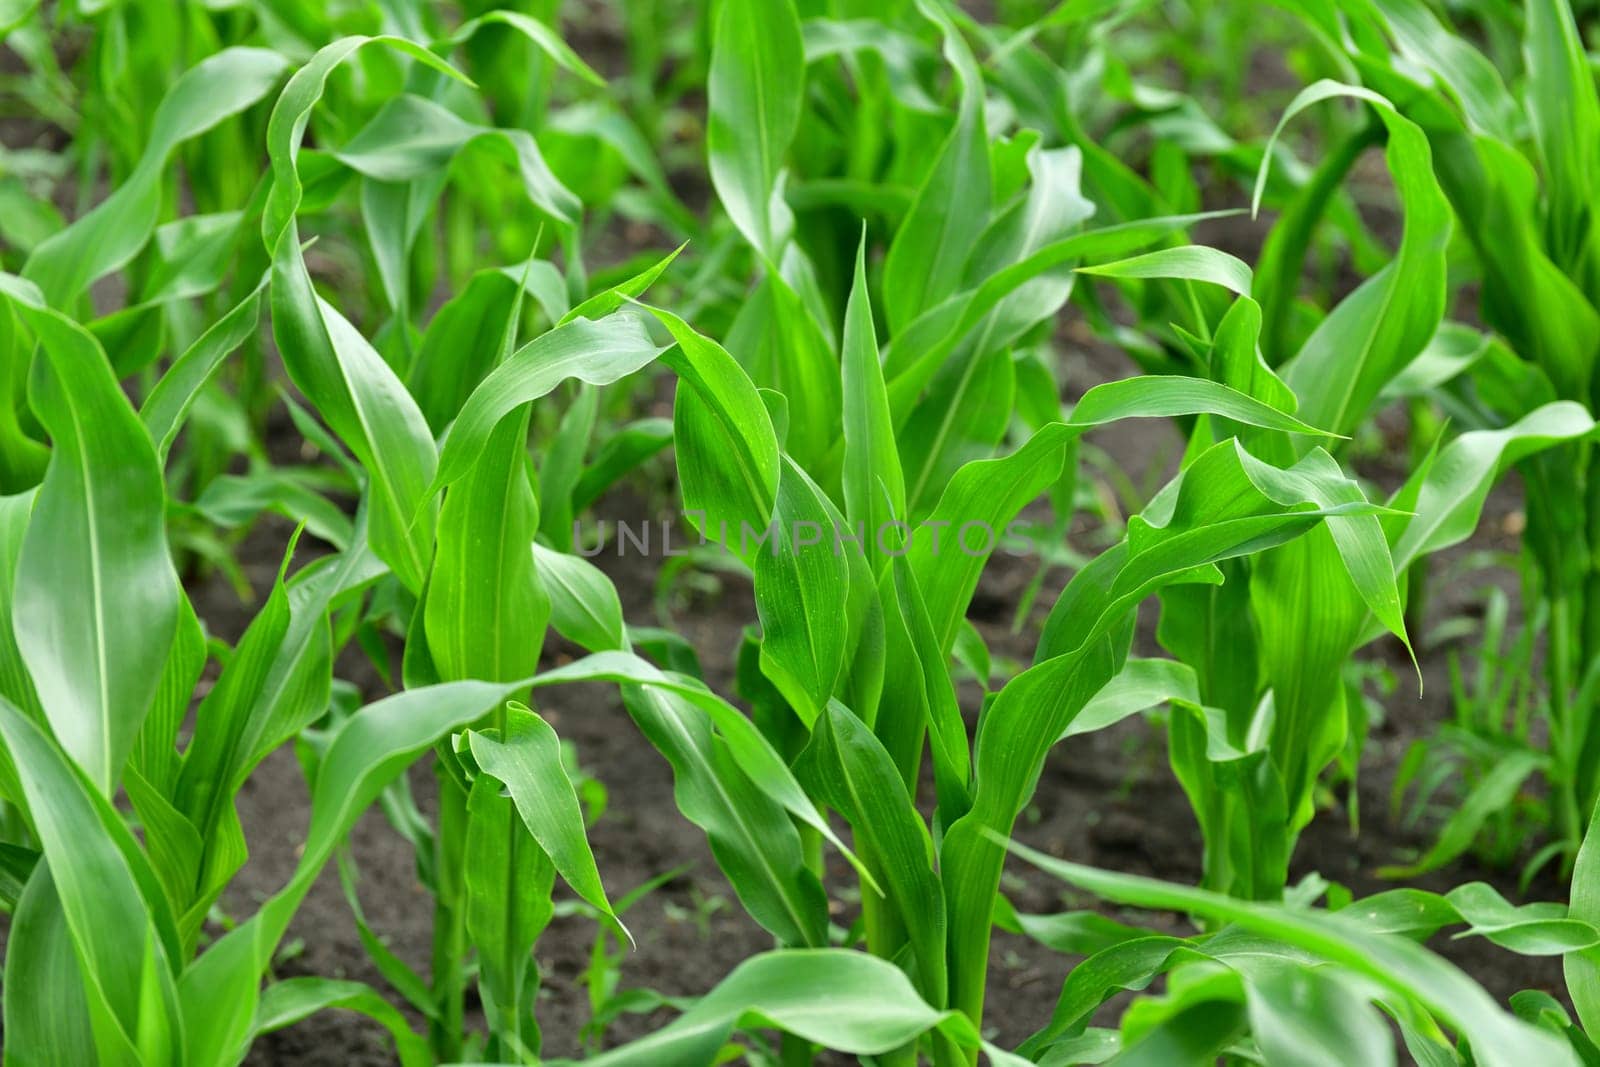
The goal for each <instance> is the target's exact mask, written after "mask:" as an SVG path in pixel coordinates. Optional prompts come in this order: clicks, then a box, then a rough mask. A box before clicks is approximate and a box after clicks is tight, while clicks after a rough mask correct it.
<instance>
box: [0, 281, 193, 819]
mask: <svg viewBox="0 0 1600 1067" xmlns="http://www.w3.org/2000/svg"><path fill="white" fill-rule="evenodd" d="M0 293H3V294H4V295H5V297H7V298H8V299H9V300H10V301H11V303H12V305H13V306H14V307H16V308H17V310H18V311H19V312H20V314H21V315H22V316H23V317H24V318H26V319H27V320H28V322H29V324H30V325H31V326H32V327H33V329H34V331H35V332H36V333H37V334H38V337H39V340H40V347H41V351H42V353H43V356H42V358H41V359H39V360H38V361H37V362H36V363H35V367H34V374H33V381H32V383H31V384H32V388H31V390H30V393H31V399H32V402H33V408H34V410H35V411H36V412H37V413H38V415H39V418H40V421H41V422H42V423H43V424H44V426H45V429H46V430H48V431H49V433H50V437H51V441H52V448H53V451H52V455H51V460H50V466H49V468H48V469H47V470H46V472H45V479H44V483H43V484H42V485H41V486H40V487H39V491H38V496H37V498H36V499H35V501H34V505H33V513H32V518H31V519H30V521H29V523H28V528H27V532H26V533H25V534H24V535H23V540H22V546H21V552H20V557H19V559H18V561H17V572H16V575H17V577H16V585H15V589H14V597H15V600H14V602H13V603H12V604H11V605H10V609H11V614H12V625H13V626H14V627H15V632H16V641H17V645H18V648H19V649H20V651H21V653H22V658H23V662H24V663H25V664H26V666H27V668H28V673H29V674H30V675H31V676H32V679H33V685H34V688H35V690H36V693H37V696H38V700H39V704H40V706H41V707H42V708H43V710H44V713H45V716H46V718H47V719H48V720H49V723H50V727H51V730H52V731H53V732H54V734H55V736H56V738H57V739H58V740H59V741H60V742H61V744H62V747H63V748H65V749H66V751H67V752H68V753H69V754H70V755H71V757H72V759H73V760H74V761H75V762H76V763H77V764H78V766H79V767H81V768H83V770H84V772H85V773H86V774H88V775H89V777H90V780H91V781H92V782H94V783H95V785H96V786H97V787H98V788H99V789H100V791H101V793H102V795H105V796H110V795H111V794H112V793H113V792H114V791H115V789H116V784H117V780H118V778H119V776H120V774H121V770H122V765H123V763H124V761H125V760H126V759H127V757H128V753H129V751H130V750H131V748H132V747H133V742H134V738H135V737H136V736H137V735H138V732H139V726H140V724H141V723H142V722H143V720H144V717H145V715H146V714H147V713H148V711H149V708H150V704H151V701H152V700H154V698H155V695H156V687H157V685H158V684H159V682H160V673H159V670H157V669H152V664H160V663H164V662H165V661H166V657H167V649H168V648H169V647H170V645H171V643H172V635H173V632H174V628H175V626H176V625H177V617H178V600H179V595H180V594H179V592H178V581H177V574H176V573H175V572H174V570H173V567H172V560H171V557H170V555H169V553H168V549H167V537H166V493H165V488H164V486H163V484H162V480H161V467H160V464H159V463H158V462H157V459H156V452H155V449H154V448H153V447H152V446H151V444H150V438H149V437H148V436H147V435H146V434H145V431H144V427H143V426H141V425H140V424H139V420H138V418H137V416H135V414H134V412H133V408H132V407H131V406H130V405H129V403H128V400H127V397H126V396H125V395H124V394H123V392H122V389H121V388H120V387H119V386H118V385H117V382H116V379H115V378H113V377H112V374H111V367H110V364H109V363H108V362H107V361H106V357H105V353H104V352H102V351H101V349H100V346H99V344H97V343H96V342H95V340H94V338H93V337H91V336H90V335H89V334H88V333H87V332H85V331H84V330H83V329H82V328H81V327H79V326H78V325H77V324H75V323H73V322H72V321H71V320H70V319H67V318H66V317H65V316H63V315H61V314H60V313H58V312H55V311H52V310H50V309H49V308H48V307H46V306H45V305H44V303H43V301H42V298H41V297H40V295H39V292H38V290H37V289H35V288H34V287H33V286H32V285H30V284H29V283H27V282H23V281H20V280H18V279H16V278H14V277H12V276H10V275H5V276H0ZM130 619H137V620H139V622H138V624H137V625H129V624H128V623H127V620H130Z"/></svg>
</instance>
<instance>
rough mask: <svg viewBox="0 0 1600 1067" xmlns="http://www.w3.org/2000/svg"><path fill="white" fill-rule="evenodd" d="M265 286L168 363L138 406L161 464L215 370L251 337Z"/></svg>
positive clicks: (254, 330)
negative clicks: (164, 370)
mask: <svg viewBox="0 0 1600 1067" xmlns="http://www.w3.org/2000/svg"><path fill="white" fill-rule="evenodd" d="M265 284H266V278H262V280H261V284H260V285H257V286H256V287H255V288H254V289H252V290H251V291H250V293H249V295H248V296H246V297H245V298H244V299H243V300H241V301H239V303H238V304H237V305H235V306H234V308H233V310H232V311H230V312H228V313H227V314H226V315H224V316H223V317H222V318H220V319H218V320H217V322H216V323H215V324H214V325H213V326H212V327H211V328H210V329H208V330H206V332H205V333H203V334H201V335H200V338H199V340H197V341H195V343H194V344H192V345H190V346H189V347H188V348H187V349H185V350H184V352H183V354H182V355H181V356H179V357H178V358H177V359H175V360H173V361H172V366H170V367H168V368H167V371H166V373H165V374H163V375H162V376H161V379H160V381H158V382H156V384H155V388H153V389H151V390H150V393H149V394H148V395H147V396H146V397H145V399H144V403H143V404H142V405H140V407H139V418H140V419H142V420H143V421H144V428H145V432H147V433H148V434H149V435H150V439H151V440H152V441H154V442H155V445H156V456H157V458H159V459H160V460H161V462H162V463H163V464H165V463H166V460H167V456H168V454H169V453H170V452H171V451H172V442H173V441H175V440H176V439H177V437H178V431H179V430H181V429H183V423H184V420H185V419H186V418H187V417H188V415H189V410H190V408H192V407H193V405H194V402H195V400H196V399H197V398H198V397H199V395H200V391H201V390H202V389H203V388H205V385H206V383H207V382H209V381H210V380H211V378H212V376H213V375H214V374H216V372H217V370H218V369H219V368H220V367H221V366H222V362H223V360H225V359H227V358H228V356H229V355H231V354H232V353H233V352H234V351H235V350H237V349H238V348H239V346H240V345H242V344H244V343H245V342H246V341H248V340H249V339H250V338H252V337H254V336H255V333H256V328H257V326H258V325H259V323H260V318H261V290H262V288H263V287H264V286H265Z"/></svg>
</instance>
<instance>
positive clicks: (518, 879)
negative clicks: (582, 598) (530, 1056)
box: [461, 716, 565, 1049]
mask: <svg viewBox="0 0 1600 1067" xmlns="http://www.w3.org/2000/svg"><path fill="white" fill-rule="evenodd" d="M534 717H535V718H537V716H534ZM473 739H474V742H476V741H477V740H478V736H477V735H476V734H474V735H473ZM563 777H565V775H564V772H563ZM523 833H524V827H523V825H522V823H521V822H520V819H519V816H518V809H517V807H516V805H515V804H514V802H513V801H512V799H511V798H510V797H508V796H506V795H504V794H503V793H502V791H501V785H500V783H499V782H498V781H496V780H495V779H494V778H492V777H490V776H488V775H480V776H479V777H478V778H477V779H475V780H474V781H473V783H472V791H471V794H470V795H469V797H468V799H467V839H466V843H465V846H464V853H463V854H464V858H465V863H464V864H463V867H462V871H461V880H462V886H463V889H464V895H465V908H464V910H465V912H466V925H467V933H468V935H469V936H470V937H471V938H472V942H473V944H475V945H477V946H478V947H479V949H478V985H479V988H480V989H481V990H482V992H483V1007H484V1014H485V1015H486V1016H487V1017H488V1022H489V1026H490V1029H491V1030H492V1031H493V1032H494V1033H495V1034H496V1035H498V1036H499V1037H500V1038H501V1039H502V1040H508V1041H510V1042H513V1043H514V1045H513V1047H516V1046H519V1045H520V1046H522V1047H523V1048H526V1049H534V1048H537V1047H538V1041H539V1027H538V1023H537V1022H536V1021H535V1019H534V1016H533V1012H532V1011H531V1010H530V1005H531V1004H532V1003H533V1001H532V998H531V997H530V995H529V984H530V981H532V982H536V981H537V971H536V970H534V966H533V946H534V943H535V942H536V941H537V940H538V938H539V934H540V933H541V932H542V931H543V930H544V928H545V926H546V925H547V924H548V923H549V921H550V918H551V916H552V915H553V914H554V912H555V906H554V902H553V901H552V900H551V898H550V891H551V889H552V888H553V887H554V884H555V870H556V869H555V866H554V865H553V864H551V862H550V858H549V857H548V856H547V855H545V853H544V851H543V850H542V849H540V848H537V847H529V846H528V844H527V843H526V840H525V839H524V838H523V836H522V835H523ZM514 841H515V844H513V842H514Z"/></svg>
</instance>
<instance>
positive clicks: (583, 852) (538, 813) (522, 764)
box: [468, 704, 627, 934]
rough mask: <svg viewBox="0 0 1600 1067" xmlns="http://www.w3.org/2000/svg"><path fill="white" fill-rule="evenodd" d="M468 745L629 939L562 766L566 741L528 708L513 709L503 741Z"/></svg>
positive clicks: (582, 891)
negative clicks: (600, 870) (611, 900)
mask: <svg viewBox="0 0 1600 1067" xmlns="http://www.w3.org/2000/svg"><path fill="white" fill-rule="evenodd" d="M468 740H469V743H470V744H471V746H472V757H473V759H475V760H476V761H477V763H478V766H479V767H480V768H481V769H482V770H483V772H484V773H486V774H490V775H493V776H494V777H495V778H497V779H499V780H500V782H501V783H502V784H503V785H504V786H505V787H506V791H507V792H508V793H510V795H511V799H512V801H513V803H515V805H516V809H517V814H518V815H520V816H521V817H522V823H523V825H524V826H526V827H527V829H528V832H529V833H530V834H532V835H533V838H534V840H535V841H537V842H538V843H539V847H540V848H541V849H543V850H544V853H545V855H547V856H549V857H550V861H551V863H553V864H554V865H555V869H556V871H557V872H558V873H559V874H560V875H561V878H562V880H563V881H565V882H566V883H567V885H569V886H571V887H572V889H573V891H574V892H576V893H577V894H578V895H579V896H580V897H582V898H583V899H584V900H585V901H586V902H587V903H588V904H589V905H590V906H591V907H593V908H594V909H595V910H596V911H598V912H600V914H602V915H604V916H605V917H606V918H608V919H610V920H611V921H612V922H614V923H616V924H617V927H618V928H619V929H621V930H622V931H623V933H624V934H626V933H627V931H626V929H625V928H624V927H622V924H621V922H619V921H618V920H617V917H616V914H615V913H614V912H613V911H612V910H611V902H610V901H609V900H608V899H607V898H606V891H605V887H604V886H603V885H602V884H601V882H600V872H599V871H598V870H597V869H596V867H595V862H594V853H593V852H591V851H590V849H589V840H588V838H587V837H586V836H585V834H584V824H583V810H582V808H581V807H580V806H579V804H578V794H577V791H576V790H575V789H574V788H573V786H572V781H571V779H569V778H568V777H567V772H566V770H565V769H564V768H563V767H562V764H561V742H560V741H559V739H557V737H556V732H555V731H554V730H553V729H551V727H550V724H549V723H547V722H545V721H544V719H542V718H540V717H539V716H538V715H535V714H534V713H533V712H532V711H530V710H529V709H528V708H527V707H525V706H522V705H518V704H512V705H510V706H509V707H508V708H507V709H506V718H505V726H504V732H503V733H502V734H501V736H499V737H491V736H489V735H488V734H485V733H481V732H479V731H476V730H475V731H472V732H471V733H469V734H468Z"/></svg>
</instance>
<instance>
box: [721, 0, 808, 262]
mask: <svg viewBox="0 0 1600 1067" xmlns="http://www.w3.org/2000/svg"><path fill="white" fill-rule="evenodd" d="M805 80H806V79H805V55H804V53H803V50H802V46H801V41H800V20H799V17H798V16H797V15H796V14H795V9H794V4H793V3H792V0H771V2H768V3H755V2H753V0H725V2H724V3H721V4H719V5H718V6H717V9H716V16H715V29H714V30H713V43H712V50H711V69H710V71H709V73H708V75H707V83H706V94H707V97H708V98H709V105H708V108H707V112H708V113H707V117H706V151H707V156H708V160H707V163H708V167H709V170H710V174H711V184H712V186H713V187H714V188H715V189H716V191H717V197H718V198H719V199H720V200H721V201H722V206H723V208H724V209H725V210H726V211H727V212H728V216H729V217H730V218H732V219H733V223H734V225H735V226H737V227H738V228H739V232H740V233H742V234H743V235H744V237H745V239H746V240H747V241H749V242H750V244H751V245H752V246H754V248H755V249H756V251H757V252H758V253H760V254H761V255H762V256H763V257H765V258H766V260H767V261H768V262H769V263H770V264H773V265H774V266H775V265H776V264H777V263H778V261H779V258H780V256H781V253H782V248H783V245H784V244H785V243H786V242H787V241H788V238H789V231H790V230H791V229H792V227H793V223H794V220H793V217H792V216H791V215H790V213H789V209H788V207H787V205H785V204H784V202H783V199H782V196H781V193H780V192H779V190H778V176H779V174H780V172H781V171H782V168H783V157H784V156H785V154H787V152H788V150H789V142H790V141H792V140H793V139H794V134H795V128H796V127H797V126H798V124H799V122H800V106H801V100H802V98H803V96H804V93H805ZM769 269H772V268H770V267H769Z"/></svg>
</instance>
